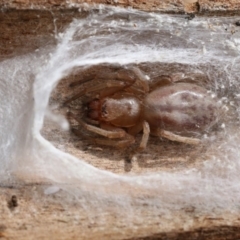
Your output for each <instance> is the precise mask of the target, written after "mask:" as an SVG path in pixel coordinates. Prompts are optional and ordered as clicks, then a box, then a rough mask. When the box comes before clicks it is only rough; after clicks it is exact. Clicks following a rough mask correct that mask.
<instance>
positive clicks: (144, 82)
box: [119, 67, 149, 93]
mask: <svg viewBox="0 0 240 240" xmlns="http://www.w3.org/2000/svg"><path fill="white" fill-rule="evenodd" d="M128 69H129V70H130V71H132V72H133V74H134V75H135V77H134V82H136V83H139V84H140V86H141V87H142V90H143V92H144V93H147V92H149V81H148V78H147V77H146V76H145V75H144V74H143V73H142V71H141V70H140V69H139V68H138V67H130V68H128ZM122 71H124V70H122ZM120 78H122V79H126V78H124V77H123V76H122V75H121V71H119V79H120ZM134 82H133V83H134Z"/></svg>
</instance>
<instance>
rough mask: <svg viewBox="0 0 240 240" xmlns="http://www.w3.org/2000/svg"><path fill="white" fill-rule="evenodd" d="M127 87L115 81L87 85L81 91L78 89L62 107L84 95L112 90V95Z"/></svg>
mask: <svg viewBox="0 0 240 240" xmlns="http://www.w3.org/2000/svg"><path fill="white" fill-rule="evenodd" d="M127 86H128V84H126V83H124V82H120V81H116V80H115V81H114V80H108V81H107V82H100V83H97V84H95V85H92V86H89V84H88V85H87V86H84V87H83V88H82V89H80V91H79V92H78V93H77V94H75V95H74V96H72V97H71V98H69V99H68V100H66V101H65V102H64V105H67V104H69V103H70V102H72V101H74V100H77V99H78V98H80V97H82V96H85V95H86V94H94V93H99V92H100V91H104V90H105V89H107V90H108V89H112V94H113V93H114V92H118V91H120V90H122V89H124V88H126V87H127ZM108 94H109V93H108ZM93 98H94V97H93Z"/></svg>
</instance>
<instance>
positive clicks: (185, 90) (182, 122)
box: [64, 67, 219, 150]
mask: <svg viewBox="0 0 240 240" xmlns="http://www.w3.org/2000/svg"><path fill="white" fill-rule="evenodd" d="M70 86H71V87H78V89H77V93H76V94H74V95H73V96H72V97H70V98H69V99H67V100H66V101H65V103H64V105H65V106H66V105H68V104H73V102H74V101H76V103H77V104H79V102H80V103H81V105H82V106H81V110H80V111H79V112H78V113H77V114H75V113H73V112H71V111H69V112H68V118H70V119H74V120H75V121H77V122H78V124H79V125H80V126H81V128H84V129H85V130H87V131H89V132H91V133H95V134H97V136H96V135H95V136H94V137H90V139H91V141H92V142H93V143H96V144H100V145H107V146H114V147H128V146H130V145H132V144H133V143H135V136H136V135H137V134H138V133H140V132H141V131H142V132H143V134H142V138H141V141H140V145H139V148H138V150H143V149H145V148H146V146H147V142H148V139H149V135H153V136H159V137H164V138H167V139H169V140H171V141H177V142H182V143H186V144H194V145H196V144H199V143H200V142H201V139H200V138H197V137H196V136H199V135H201V134H203V133H204V132H206V131H207V130H209V129H210V128H211V127H212V126H213V125H215V124H216V123H217V121H218V116H219V104H218V101H217V100H216V98H214V97H212V94H211V93H210V92H209V91H207V90H206V89H205V88H203V87H201V86H198V85H197V84H196V83H194V82H193V81H191V80H190V81H187V82H185V81H184V80H178V81H173V79H172V78H171V77H169V76H163V77H162V80H161V81H158V82H157V83H154V84H153V83H151V81H150V80H149V79H148V77H146V76H145V75H144V74H143V72H142V71H141V70H140V69H139V68H137V67H129V68H124V69H120V70H118V71H116V72H113V73H111V74H109V73H104V72H103V73H100V74H99V75H98V76H97V75H94V76H91V77H89V78H87V79H85V80H84V81H81V80H80V81H76V82H73V83H72V84H70ZM150 89H151V90H150ZM73 132H74V133H75V134H76V135H81V136H82V131H81V130H79V129H73ZM98 135H99V136H98Z"/></svg>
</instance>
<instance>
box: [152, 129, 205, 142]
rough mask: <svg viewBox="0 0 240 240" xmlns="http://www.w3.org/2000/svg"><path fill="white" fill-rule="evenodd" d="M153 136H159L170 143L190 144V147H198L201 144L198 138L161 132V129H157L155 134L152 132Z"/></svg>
mask: <svg viewBox="0 0 240 240" xmlns="http://www.w3.org/2000/svg"><path fill="white" fill-rule="evenodd" d="M153 135H155V136H161V137H164V138H167V139H169V140H171V141H176V142H182V143H186V144H191V145H198V144H200V143H201V140H200V139H198V138H192V137H183V136H180V135H177V134H174V133H172V132H170V131H166V130H161V129H157V130H156V131H155V132H153Z"/></svg>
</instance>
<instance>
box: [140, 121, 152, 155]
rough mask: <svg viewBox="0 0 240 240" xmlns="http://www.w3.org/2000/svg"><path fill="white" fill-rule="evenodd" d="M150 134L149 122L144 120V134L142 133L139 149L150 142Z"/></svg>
mask: <svg viewBox="0 0 240 240" xmlns="http://www.w3.org/2000/svg"><path fill="white" fill-rule="evenodd" d="M149 134H150V127H149V124H148V122H146V121H144V122H143V135H142V140H141V143H140V145H139V148H138V150H140V151H142V150H144V149H145V148H146V147H147V143H148V138H149Z"/></svg>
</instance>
